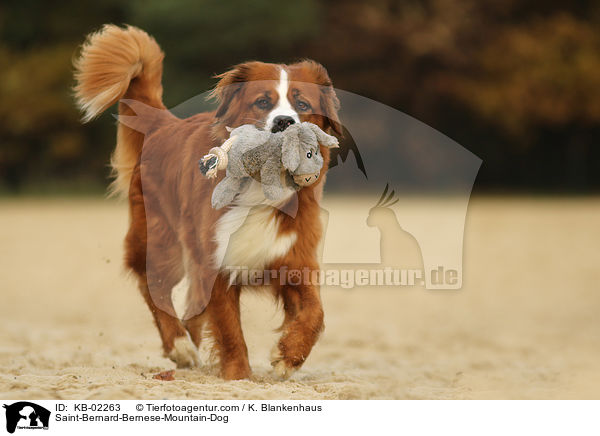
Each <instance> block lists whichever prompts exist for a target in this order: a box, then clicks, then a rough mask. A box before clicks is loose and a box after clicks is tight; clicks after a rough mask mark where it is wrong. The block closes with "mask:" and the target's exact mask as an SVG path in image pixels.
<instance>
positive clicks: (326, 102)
mask: <svg viewBox="0 0 600 436" xmlns="http://www.w3.org/2000/svg"><path fill="white" fill-rule="evenodd" d="M296 65H298V66H299V67H301V68H305V69H307V70H309V71H311V72H312V76H313V78H314V80H315V84H317V85H319V88H320V94H321V95H320V97H319V105H320V106H321V108H320V109H321V110H320V113H319V115H321V116H322V117H323V121H324V122H323V126H324V127H323V130H325V131H327V130H328V129H329V128H331V130H333V131H334V132H335V133H337V135H338V136H340V137H341V136H343V131H344V130H343V128H342V123H341V122H340V118H339V116H338V111H339V110H340V101H339V99H338V98H337V95H336V94H335V90H334V89H333V84H332V82H331V79H330V78H329V73H327V69H325V67H324V66H323V65H321V64H320V63H318V62H315V61H313V60H311V59H305V60H303V61H300V62H298V63H297V64H296ZM315 113H318V112H315Z"/></svg>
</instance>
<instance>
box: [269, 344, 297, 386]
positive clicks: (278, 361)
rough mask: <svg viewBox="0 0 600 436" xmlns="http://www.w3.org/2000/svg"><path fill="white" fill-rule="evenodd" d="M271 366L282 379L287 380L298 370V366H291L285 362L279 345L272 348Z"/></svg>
mask: <svg viewBox="0 0 600 436" xmlns="http://www.w3.org/2000/svg"><path fill="white" fill-rule="evenodd" d="M271 366H273V372H275V375H276V376H277V377H278V378H280V379H282V380H287V379H288V378H290V377H291V375H292V374H293V373H295V372H296V371H297V370H298V367H294V366H290V365H288V364H287V363H286V362H285V360H284V359H283V356H282V354H281V350H279V347H278V346H277V345H275V346H274V347H273V348H272V349H271Z"/></svg>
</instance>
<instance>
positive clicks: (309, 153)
mask: <svg viewBox="0 0 600 436" xmlns="http://www.w3.org/2000/svg"><path fill="white" fill-rule="evenodd" d="M306 157H307V158H309V159H310V158H311V157H312V151H309V152H308V153H306Z"/></svg>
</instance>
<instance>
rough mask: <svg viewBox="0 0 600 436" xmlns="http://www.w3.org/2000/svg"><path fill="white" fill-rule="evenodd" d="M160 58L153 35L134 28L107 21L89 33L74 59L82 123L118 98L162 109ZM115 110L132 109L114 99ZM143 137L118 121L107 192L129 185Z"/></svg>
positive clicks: (126, 111)
mask: <svg viewBox="0 0 600 436" xmlns="http://www.w3.org/2000/svg"><path fill="white" fill-rule="evenodd" d="M163 58H164V54H163V52H162V51H161V49H160V47H159V46H158V44H157V43H156V41H155V40H154V38H152V37H151V36H149V35H148V34H147V33H146V32H144V31H143V30H140V29H138V28H136V27H132V26H126V27H125V28H121V27H118V26H114V25H111V24H107V25H105V26H104V27H103V28H102V29H100V30H99V31H98V32H95V33H92V34H90V35H89V36H88V37H87V39H86V41H85V43H84V44H83V46H82V48H81V53H80V55H79V57H78V58H77V59H76V60H75V62H74V65H75V79H76V85H75V88H74V90H75V98H76V99H77V104H78V105H79V108H80V109H81V110H82V112H83V122H88V121H90V120H92V119H94V118H96V117H97V116H98V115H100V114H101V113H102V112H103V111H105V110H106V109H108V108H109V107H110V106H112V105H113V104H115V103H116V102H117V101H119V100H120V99H121V98H124V97H125V98H128V99H131V100H137V101H141V102H143V103H145V104H147V105H149V106H152V107H156V108H160V109H164V108H165V107H164V105H163V103H162V85H161V79H162V63H163ZM134 79H135V80H134ZM119 115H135V113H134V112H133V111H132V109H131V108H130V107H129V106H127V105H125V104H120V105H119ZM143 141H144V135H143V134H142V133H140V132H138V131H135V130H133V129H131V128H129V127H127V126H125V125H124V124H122V123H119V127H118V131H117V146H116V148H115V151H114V153H113V156H112V158H111V165H112V167H113V175H114V176H115V178H116V179H115V181H114V182H113V184H112V185H111V191H112V193H126V192H127V191H128V190H129V182H130V180H131V173H132V171H133V168H134V167H135V165H136V163H137V161H138V159H139V156H140V154H141V151H142V145H143Z"/></svg>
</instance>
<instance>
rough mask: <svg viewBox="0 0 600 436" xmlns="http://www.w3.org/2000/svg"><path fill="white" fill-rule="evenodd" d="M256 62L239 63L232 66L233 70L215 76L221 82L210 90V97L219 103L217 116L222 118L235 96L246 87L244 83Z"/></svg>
mask: <svg viewBox="0 0 600 436" xmlns="http://www.w3.org/2000/svg"><path fill="white" fill-rule="evenodd" d="M256 63H257V62H246V63H243V64H238V65H236V66H234V67H233V68H231V70H229V71H226V72H224V73H222V74H218V75H216V76H214V77H215V78H216V79H219V82H218V83H217V85H216V86H215V87H214V88H213V90H212V91H211V92H210V94H209V95H208V98H212V99H215V100H216V101H217V102H218V103H219V107H218V108H217V113H216V114H215V115H216V117H217V118H222V117H223V116H224V115H225V114H226V113H227V111H228V110H229V107H230V106H231V103H232V101H233V99H234V97H235V96H236V95H238V94H239V92H240V91H241V89H242V88H243V87H244V83H246V82H247V81H248V74H249V71H250V69H251V68H252V65H253V64H256Z"/></svg>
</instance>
